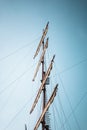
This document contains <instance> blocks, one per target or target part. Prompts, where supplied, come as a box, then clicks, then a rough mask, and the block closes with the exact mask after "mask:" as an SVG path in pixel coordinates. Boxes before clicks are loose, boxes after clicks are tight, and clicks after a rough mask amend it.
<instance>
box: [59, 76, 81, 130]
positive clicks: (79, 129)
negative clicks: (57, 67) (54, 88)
mask: <svg viewBox="0 0 87 130" xmlns="http://www.w3.org/2000/svg"><path fill="white" fill-rule="evenodd" d="M59 79H60V82H61V84H62V88H63V90H64V92H65V96H66V98H67V101H68V103H69V106H70V108H71V111H72V114H73V117H74V119H75V122H76V124H77V127H78V130H81V128H80V125H79V123H78V120H77V118H76V116H75V113H74V111H73V108H72V105H71V102H70V99H69V97H68V94H67V92H66V90H65V87H64V84H63V81H62V79H61V77H60V74H59Z"/></svg>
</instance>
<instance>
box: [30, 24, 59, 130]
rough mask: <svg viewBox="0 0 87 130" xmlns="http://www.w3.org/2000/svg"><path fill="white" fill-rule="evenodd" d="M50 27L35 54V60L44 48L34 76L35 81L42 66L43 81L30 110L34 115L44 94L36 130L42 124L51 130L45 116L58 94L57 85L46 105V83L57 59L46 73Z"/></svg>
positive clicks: (43, 35)
mask: <svg viewBox="0 0 87 130" xmlns="http://www.w3.org/2000/svg"><path fill="white" fill-rule="evenodd" d="M48 25H49V22H48V23H47V25H46V27H45V29H44V31H43V34H42V37H41V40H40V42H39V45H38V47H37V50H36V52H35V55H34V58H35V57H36V56H37V55H38V53H39V51H40V48H41V46H42V55H41V57H40V60H39V62H38V64H37V67H36V71H35V74H34V77H33V81H34V80H35V77H36V75H37V73H38V70H39V67H40V65H41V64H42V80H41V86H40V88H39V90H38V93H37V96H36V98H35V100H34V103H33V105H32V108H31V110H30V114H31V113H32V111H33V110H34V108H35V106H36V104H37V102H38V100H39V98H40V95H41V93H43V106H42V114H41V116H40V118H39V119H38V121H37V123H36V125H35V127H34V130H37V129H38V127H39V125H40V124H42V130H49V128H47V125H46V120H45V114H46V112H47V110H48V108H49V107H50V105H51V103H52V102H53V100H54V97H55V96H56V92H57V86H58V84H57V85H56V87H55V88H54V91H53V93H52V95H51V97H50V99H49V100H48V102H47V103H46V81H47V78H48V76H49V75H50V72H51V70H52V67H53V62H54V58H55V55H54V56H53V58H52V60H51V63H50V65H49V67H48V69H47V71H46V72H45V68H44V63H45V62H44V61H45V59H44V55H45V52H46V49H47V48H48V38H47V40H46V43H45V44H44V39H45V37H46V34H47V31H48Z"/></svg>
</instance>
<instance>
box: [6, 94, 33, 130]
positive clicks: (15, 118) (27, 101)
mask: <svg viewBox="0 0 87 130" xmlns="http://www.w3.org/2000/svg"><path fill="white" fill-rule="evenodd" d="M32 98H33V96H32V97H31V98H30V99H29V100H28V101H27V102H26V103H25V104H24V105H23V107H22V108H21V109H20V110H19V111H18V112H17V113H16V115H15V116H14V117H13V118H12V119H11V120H10V122H9V123H8V125H7V126H6V127H5V128H4V130H6V129H7V128H8V127H9V126H10V125H11V123H12V122H13V121H14V120H15V119H16V117H17V116H18V115H19V114H20V113H21V112H22V111H23V110H24V108H25V107H26V106H27V105H28V103H30V101H31V99H32Z"/></svg>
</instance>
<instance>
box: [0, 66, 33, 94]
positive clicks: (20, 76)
mask: <svg viewBox="0 0 87 130" xmlns="http://www.w3.org/2000/svg"><path fill="white" fill-rule="evenodd" d="M33 66H34V64H33V65H32V66H31V67H33ZM31 67H29V68H28V69H26V70H25V71H24V72H23V73H22V74H21V75H19V76H18V77H17V78H16V79H15V80H13V81H12V82H11V83H10V84H9V85H7V86H6V87H5V88H3V89H2V90H1V91H0V95H1V94H2V93H3V92H5V91H6V90H7V89H8V88H10V87H12V86H11V85H13V84H14V83H15V82H16V81H18V80H19V79H21V78H22V77H23V76H24V75H25V74H26V73H27V72H28V71H29V70H30V68H31Z"/></svg>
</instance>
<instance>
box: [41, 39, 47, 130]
mask: <svg viewBox="0 0 87 130" xmlns="http://www.w3.org/2000/svg"><path fill="white" fill-rule="evenodd" d="M43 50H44V40H43ZM44 76H45V70H44V56H43V60H42V82H43V80H44ZM45 101H46V87H45V84H44V88H43V106H42V111H43V110H44V108H45ZM42 130H45V115H44V117H43V120H42Z"/></svg>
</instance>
